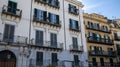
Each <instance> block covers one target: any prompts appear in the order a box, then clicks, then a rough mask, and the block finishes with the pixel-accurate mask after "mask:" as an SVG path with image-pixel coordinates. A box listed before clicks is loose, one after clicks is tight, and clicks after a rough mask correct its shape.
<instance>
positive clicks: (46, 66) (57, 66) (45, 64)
mask: <svg viewBox="0 0 120 67" xmlns="http://www.w3.org/2000/svg"><path fill="white" fill-rule="evenodd" d="M30 62H34V63H30V65H29V66H32V67H62V65H63V64H62V62H61V61H56V62H52V60H51V59H46V60H43V61H42V60H41V61H36V59H31V60H30Z"/></svg>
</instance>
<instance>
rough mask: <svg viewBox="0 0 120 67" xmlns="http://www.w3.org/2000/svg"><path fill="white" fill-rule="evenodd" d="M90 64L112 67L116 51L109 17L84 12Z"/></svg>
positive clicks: (99, 66)
mask: <svg viewBox="0 0 120 67" xmlns="http://www.w3.org/2000/svg"><path fill="white" fill-rule="evenodd" d="M84 25H85V30H86V42H87V44H86V45H87V51H88V59H89V66H91V67H93V66H95V67H96V66H98V67H104V66H107V67H111V66H114V64H115V63H116V58H115V57H116V53H115V48H114V41H113V36H112V32H111V27H110V25H109V23H108V19H107V18H106V17H104V16H102V15H99V14H95V13H93V14H88V13H84Z"/></svg>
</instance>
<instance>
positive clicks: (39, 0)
mask: <svg viewBox="0 0 120 67" xmlns="http://www.w3.org/2000/svg"><path fill="white" fill-rule="evenodd" d="M35 2H38V3H41V4H47V0H35Z"/></svg>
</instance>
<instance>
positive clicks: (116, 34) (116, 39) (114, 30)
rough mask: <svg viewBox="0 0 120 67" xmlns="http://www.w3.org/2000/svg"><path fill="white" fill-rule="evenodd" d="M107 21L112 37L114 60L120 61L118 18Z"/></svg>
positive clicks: (119, 24)
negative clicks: (114, 52)
mask: <svg viewBox="0 0 120 67" xmlns="http://www.w3.org/2000/svg"><path fill="white" fill-rule="evenodd" d="M109 23H110V25H111V30H112V35H113V37H114V47H115V50H116V61H117V62H120V19H113V20H109ZM118 64H119V63H118Z"/></svg>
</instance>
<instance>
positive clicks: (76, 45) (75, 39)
mask: <svg viewBox="0 0 120 67" xmlns="http://www.w3.org/2000/svg"><path fill="white" fill-rule="evenodd" d="M72 42H73V49H75V50H78V41H77V38H75V37H72Z"/></svg>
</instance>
